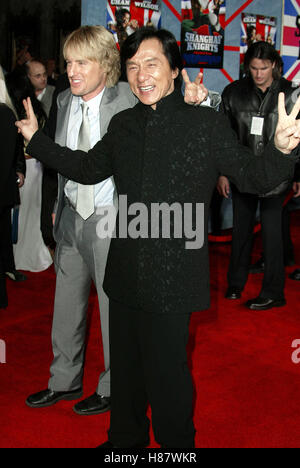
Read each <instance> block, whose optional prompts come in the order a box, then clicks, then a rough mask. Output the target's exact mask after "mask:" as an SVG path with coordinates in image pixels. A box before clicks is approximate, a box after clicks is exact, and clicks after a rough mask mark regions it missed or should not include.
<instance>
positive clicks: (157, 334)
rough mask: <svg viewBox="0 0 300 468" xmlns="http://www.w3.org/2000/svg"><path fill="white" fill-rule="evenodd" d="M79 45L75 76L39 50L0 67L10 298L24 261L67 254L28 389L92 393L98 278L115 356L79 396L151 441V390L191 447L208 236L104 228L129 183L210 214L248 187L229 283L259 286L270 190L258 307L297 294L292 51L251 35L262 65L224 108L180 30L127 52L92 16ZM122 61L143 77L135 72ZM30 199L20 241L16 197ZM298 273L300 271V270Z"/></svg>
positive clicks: (237, 221)
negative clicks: (291, 290) (215, 202)
mask: <svg viewBox="0 0 300 468" xmlns="http://www.w3.org/2000/svg"><path fill="white" fill-rule="evenodd" d="M64 58H65V60H66V73H67V77H68V82H67V81H66V75H64V76H63V77H62V80H61V83H62V85H59V84H58V83H55V85H56V89H55V87H53V86H52V85H49V84H48V83H47V72H46V67H45V65H44V64H43V62H41V61H40V60H38V59H36V58H33V57H30V58H29V60H27V61H26V63H24V64H23V65H22V66H21V67H18V68H17V69H16V70H14V72H12V73H9V74H7V76H6V78H4V76H0V84H1V94H0V97H1V105H0V112H1V114H0V118H1V123H2V125H1V127H0V128H1V132H3V135H2V136H3V138H2V141H3V148H2V155H3V156H2V158H1V160H2V162H1V164H3V167H5V168H7V169H5V171H4V169H3V170H2V171H0V173H1V178H3V182H2V183H1V186H0V189H1V190H3V196H2V197H1V205H0V215H1V223H0V229H1V232H0V242H1V249H0V288H1V290H0V293H1V296H0V297H1V299H0V301H1V302H0V307H1V308H6V307H7V303H8V300H7V294H6V288H5V276H6V275H7V274H9V273H10V274H11V275H12V277H13V278H14V279H15V280H21V279H23V280H24V279H25V278H24V277H23V275H22V274H21V273H20V272H18V269H20V270H22V271H24V270H25V271H42V270H44V269H46V268H48V267H49V266H50V265H51V264H52V261H53V259H54V263H55V269H56V291H55V306H54V314H53V328H52V346H53V355H54V359H53V362H52V365H51V368H50V374H51V378H50V380H49V382H48V386H47V388H46V389H45V390H42V391H39V392H37V393H33V394H32V395H30V396H29V397H28V398H27V399H26V404H27V405H28V406H29V407H31V408H34V409H38V408H43V407H48V406H52V405H54V404H56V403H57V402H59V401H61V400H78V399H80V398H81V397H82V394H83V372H84V355H85V344H86V343H85V339H86V319H87V306H88V300H89V294H90V287H91V284H92V282H93V283H94V284H95V286H96V289H97V294H98V300H99V308H100V318H101V333H102V343H103V354H104V365H105V370H104V372H103V373H102V374H101V375H100V376H99V382H98V384H97V388H96V390H95V393H94V394H93V395H91V396H89V397H88V398H86V399H84V400H83V401H80V402H79V403H77V404H76V405H75V406H74V411H75V412H76V413H77V414H79V415H81V416H85V415H96V414H101V413H104V412H107V411H111V423H110V430H109V437H108V441H107V442H105V443H104V444H103V445H102V447H103V448H114V447H117V448H118V447H119V448H126V447H128V448H134V447H135V448H139V447H147V445H148V444H149V421H148V418H147V416H146V409H147V405H148V403H150V405H151V409H152V423H153V429H154V435H155V438H156V440H157V442H158V443H159V444H160V445H161V446H162V447H165V448H191V447H194V437H195V429H194V425H193V419H192V413H193V385H192V379H191V375H190V372H189V369H188V365H187V355H186V345H187V339H188V326H189V320H190V316H191V313H192V312H194V311H201V310H204V309H207V308H208V307H209V287H208V284H209V280H208V276H209V256H208V245H207V242H206V241H204V245H203V246H202V248H201V249H198V250H193V249H186V248H185V243H186V240H187V239H186V238H185V237H184V236H183V237H184V238H180V239H179V238H177V237H176V236H171V238H170V239H165V238H162V236H158V237H155V238H150V239H149V238H147V239H146V238H143V237H140V238H131V237H130V236H127V237H124V236H120V235H118V232H117V233H116V234H115V235H114V236H110V237H109V236H107V237H105V236H100V235H99V229H98V227H99V225H101V223H103V222H105V220H106V213H107V210H109V209H110V208H113V209H114V210H115V212H117V211H118V201H119V200H118V196H121V195H122V196H124V195H126V196H127V199H128V204H129V205H130V206H133V205H134V204H137V203H143V204H144V205H145V206H146V207H148V208H150V207H151V205H152V204H154V203H158V202H164V203H169V204H170V205H172V204H173V203H174V202H180V203H182V204H185V203H187V204H188V203H193V204H195V205H196V204H197V203H198V202H199V201H200V202H202V203H203V204H204V213H205V214H204V217H205V220H206V221H205V228H207V218H208V209H209V206H210V202H211V199H212V196H213V193H214V191H215V189H216V187H217V189H218V191H219V193H220V194H221V195H222V196H224V197H228V196H229V192H232V196H233V210H234V226H233V242H232V255H231V261H230V268H229V273H228V291H227V292H226V298H227V299H228V300H237V299H240V298H241V295H242V292H243V289H244V288H245V286H246V282H247V278H248V275H249V273H250V272H251V250H252V244H253V228H254V223H255V219H256V212H257V207H258V204H260V208H261V221H262V235H263V258H262V261H261V262H260V265H259V268H260V270H259V271H264V281H263V286H262V290H261V292H260V293H259V295H258V297H257V298H255V299H253V300H251V301H249V303H247V307H249V308H250V309H251V310H267V309H270V308H272V307H281V306H283V305H285V303H286V298H285V295H284V279H285V271H284V263H287V261H289V262H290V263H291V262H292V261H294V259H293V258H292V256H290V257H288V259H287V258H286V259H285V258H284V252H285V248H284V245H288V247H289V252H292V247H291V245H290V244H291V238H290V235H289V232H290V222H289V221H290V220H289V216H288V209H287V208H286V215H285V216H284V215H283V203H284V200H285V198H286V195H287V194H288V193H289V192H290V190H291V188H293V189H294V192H295V196H299V195H300V175H299V172H298V169H297V161H298V158H299V156H298V143H299V140H300V122H299V121H298V120H297V116H298V114H299V110H300V99H298V100H297V96H296V98H295V88H293V87H292V85H291V83H289V82H287V81H286V80H284V79H283V78H282V77H281V73H280V70H279V68H278V65H279V63H281V62H280V61H279V59H280V57H279V55H278V53H277V52H276V51H275V49H274V48H273V47H272V46H271V45H270V44H267V43H261V42H258V43H256V44H253V46H251V47H250V48H249V50H248V52H247V57H246V63H245V65H246V72H247V76H246V77H245V78H244V79H242V80H239V81H237V82H235V83H233V84H232V85H229V86H228V87H227V88H226V89H225V90H224V92H223V95H222V103H221V106H220V112H216V111H215V110H214V109H209V108H208V106H207V105H203V104H205V101H206V104H207V100H208V101H209V100H213V98H214V96H215V95H214V93H211V92H207V90H206V89H205V88H204V87H203V85H201V83H200V77H199V76H198V77H197V79H196V81H195V82H194V83H191V82H190V80H189V78H188V76H187V74H186V72H184V71H183V70H182V68H183V67H182V61H181V56H180V51H179V49H178V45H177V42H176V39H175V38H174V36H173V35H172V34H171V33H169V32H168V31H165V30H159V31H157V30H155V29H154V28H152V27H146V28H141V29H139V30H137V31H136V32H133V33H132V34H130V35H128V37H127V38H125V40H124V44H123V46H122V48H121V54H120V53H119V51H118V49H117V47H116V43H115V40H114V38H113V35H112V34H111V33H110V32H108V31H107V30H106V29H105V28H103V27H99V26H93V27H89V26H84V27H81V28H79V29H78V30H76V31H74V32H73V33H72V34H71V35H70V36H69V37H68V39H67V41H66V43H65V46H64ZM121 63H122V65H123V69H126V71H127V79H128V83H125V82H120V81H119V77H120V73H121V68H122V67H121ZM182 77H183V80H182ZM52 79H53V77H52ZM183 81H184V82H185V98H183V96H182V91H181V90H182V84H183ZM52 83H53V82H52ZM282 93H284V94H282ZM24 100H25V102H24ZM184 100H185V102H184ZM187 104H189V105H187ZM200 104H202V105H201V106H199V105H200ZM16 120H17V123H16V125H15V122H16ZM17 127H18V130H19V133H18V131H17ZM232 130H233V131H232ZM21 133H22V134H23V137H24V139H22V137H21ZM53 140H54V141H53ZM39 161H41V162H39ZM25 162H26V164H25ZM16 174H18V175H16ZM6 187H9V190H8V189H7V190H6ZM19 190H20V192H21V194H20V198H21V200H19ZM8 193H10V195H9V196H8ZM4 194H5V196H4ZM20 201H21V203H20ZM2 203H3V206H2ZM19 203H20V215H19V239H18V243H17V244H16V246H15V249H14V252H13V250H12V243H11V218H10V212H11V209H12V208H13V207H14V206H16V205H18V204H19ZM54 204H56V208H55V221H54V230H53V232H52V224H53V223H52V215H53V212H54ZM120 209H121V206H120ZM123 215H124V213H121V212H119V214H118V218H119V217H121V216H123ZM130 216H131V217H130ZM130 220H132V212H130V213H129V214H128V213H127V222H128V223H129V222H130ZM171 223H172V222H171ZM116 226H119V224H118V223H116ZM163 228H164V227H163V226H159V228H158V229H159V231H160V229H163ZM150 231H151V229H150ZM160 233H161V232H160ZM283 233H286V234H285V236H284V235H283ZM119 234H120V233H119ZM111 237H112V238H111ZM205 239H206V236H205ZM8 246H9V248H8ZM8 252H10V260H9V261H10V264H8V263H7V262H8V260H7V259H6V256H7V254H8ZM290 263H289V264H290ZM252 271H253V267H252ZM19 275H20V277H19ZM293 279H295V280H299V279H300V273H299V271H298V270H296V271H295V273H294V274H293ZM224 293H225V291H224ZM124 382H126V385H124ZM174 382H176V388H174ZM174 408H175V409H176V411H174Z"/></svg>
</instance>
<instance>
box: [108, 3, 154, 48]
mask: <svg viewBox="0 0 300 468" xmlns="http://www.w3.org/2000/svg"><path fill="white" fill-rule="evenodd" d="M143 26H154V27H155V28H157V29H160V27H161V0H141V1H135V0H107V29H109V30H110V31H111V32H112V33H113V34H114V36H115V39H116V42H117V43H119V44H122V42H124V40H126V38H127V37H128V36H130V35H131V34H133V33H134V32H135V31H136V30H137V29H138V28H141V27H143Z"/></svg>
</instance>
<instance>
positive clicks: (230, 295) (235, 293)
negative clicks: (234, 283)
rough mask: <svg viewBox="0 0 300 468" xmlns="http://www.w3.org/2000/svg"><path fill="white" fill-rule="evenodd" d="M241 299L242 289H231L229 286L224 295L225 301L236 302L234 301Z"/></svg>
mask: <svg viewBox="0 0 300 468" xmlns="http://www.w3.org/2000/svg"><path fill="white" fill-rule="evenodd" d="M241 297H242V289H240V288H235V287H231V286H230V287H229V288H228V289H227V292H226V294H225V298H226V299H232V300H236V299H241Z"/></svg>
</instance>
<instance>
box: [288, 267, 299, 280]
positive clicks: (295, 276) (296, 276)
mask: <svg viewBox="0 0 300 468" xmlns="http://www.w3.org/2000/svg"><path fill="white" fill-rule="evenodd" d="M289 278H290V279H292V280H294V281H300V268H298V269H297V270H295V271H293V273H291V274H290V275H289Z"/></svg>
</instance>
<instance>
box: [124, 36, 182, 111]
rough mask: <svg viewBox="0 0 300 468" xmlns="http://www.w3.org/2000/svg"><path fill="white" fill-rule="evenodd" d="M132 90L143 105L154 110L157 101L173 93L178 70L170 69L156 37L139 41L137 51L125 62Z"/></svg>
mask: <svg viewBox="0 0 300 468" xmlns="http://www.w3.org/2000/svg"><path fill="white" fill-rule="evenodd" d="M126 69H127V78H128V82H129V84H130V87H131V90H132V92H133V93H134V94H135V95H136V97H137V98H138V99H139V100H140V101H141V102H142V103H143V104H145V105H148V106H151V107H152V108H153V109H154V110H156V105H157V103H158V102H159V101H160V100H161V99H163V98H164V97H166V96H168V95H170V94H171V93H173V91H174V89H175V85H174V80H175V79H176V78H177V76H178V74H179V71H178V69H176V70H175V71H174V70H172V69H171V67H170V64H169V62H168V60H167V58H166V56H165V55H164V52H163V47H162V44H161V43H160V41H159V40H158V39H147V40H145V41H144V42H142V43H141V45H140V47H139V49H138V51H137V53H136V54H135V55H134V56H133V57H132V58H131V59H129V60H127V62H126Z"/></svg>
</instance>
